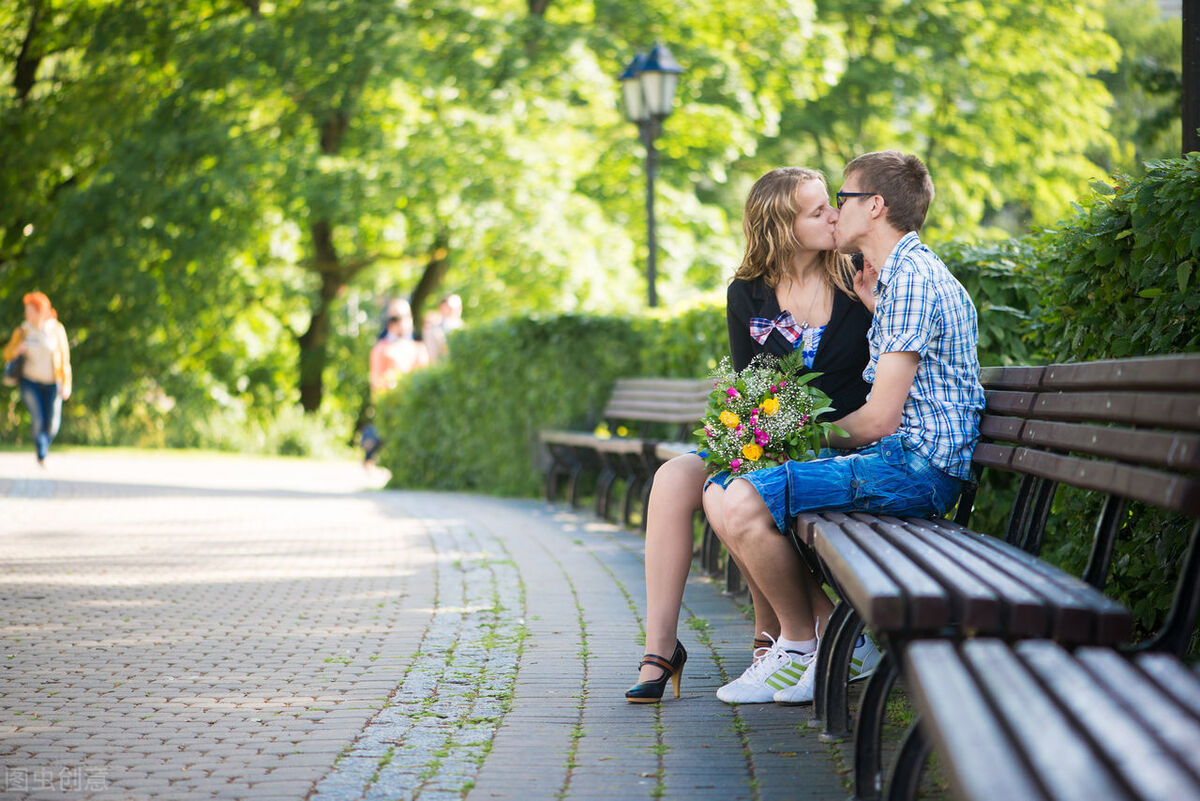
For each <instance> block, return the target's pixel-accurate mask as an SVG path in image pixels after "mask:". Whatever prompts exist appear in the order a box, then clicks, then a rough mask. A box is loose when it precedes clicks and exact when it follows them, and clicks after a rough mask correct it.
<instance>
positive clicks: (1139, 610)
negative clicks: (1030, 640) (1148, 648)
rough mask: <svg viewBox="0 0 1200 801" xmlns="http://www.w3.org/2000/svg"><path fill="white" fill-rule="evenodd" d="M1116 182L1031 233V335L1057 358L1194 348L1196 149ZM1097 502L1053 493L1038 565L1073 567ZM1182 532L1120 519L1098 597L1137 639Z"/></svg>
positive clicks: (1168, 575) (1165, 522)
mask: <svg viewBox="0 0 1200 801" xmlns="http://www.w3.org/2000/svg"><path fill="white" fill-rule="evenodd" d="M1115 183H1116V186H1115V187H1114V186H1109V185H1107V184H1102V183H1097V184H1094V185H1093V188H1094V189H1095V190H1096V194H1095V195H1094V196H1093V197H1092V198H1091V200H1090V202H1089V204H1088V205H1087V206H1085V207H1078V209H1077V213H1076V215H1075V216H1074V217H1072V218H1070V219H1068V220H1065V221H1063V222H1062V223H1060V224H1059V225H1058V226H1056V227H1054V228H1052V229H1048V230H1046V231H1043V232H1041V233H1040V234H1039V235H1038V236H1037V237H1036V244H1035V252H1036V253H1037V254H1038V260H1039V263H1038V271H1037V272H1038V275H1039V276H1040V281H1039V287H1038V297H1039V299H1040V301H1041V302H1040V303H1039V306H1038V308H1037V313H1036V325H1035V329H1034V333H1035V336H1036V342H1037V345H1038V346H1039V347H1040V348H1041V349H1042V350H1044V351H1045V352H1046V353H1047V354H1048V355H1049V356H1050V357H1051V358H1052V359H1054V360H1056V361H1058V360H1061V361H1085V360H1089V359H1103V358H1119V357H1126V356H1148V355H1155V354H1165V353H1178V352H1183V351H1195V350H1197V349H1198V348H1200V318H1198V316H1197V310H1198V309H1200V292H1197V291H1196V287H1195V280H1196V278H1197V275H1196V272H1197V263H1200V153H1189V154H1188V155H1187V156H1184V157H1181V158H1178V159H1170V160H1166V161H1160V162H1154V163H1151V164H1148V165H1147V171H1146V175H1145V176H1144V177H1143V178H1141V179H1139V180H1137V181H1134V180H1130V179H1129V178H1126V177H1118V178H1117V179H1116V182H1115ZM1101 502H1102V499H1101V498H1098V497H1096V496H1095V494H1094V493H1085V492H1082V491H1078V490H1071V489H1064V490H1062V491H1060V492H1059V494H1058V496H1057V497H1056V499H1055V503H1054V515H1055V517H1054V518H1053V519H1054V520H1055V521H1056V525H1054V526H1053V527H1052V528H1050V529H1049V530H1048V531H1047V543H1046V549H1045V556H1046V558H1048V559H1051V560H1053V561H1057V562H1058V563H1060V564H1062V565H1064V566H1065V567H1068V568H1070V569H1073V570H1075V571H1076V572H1078V570H1080V569H1082V566H1083V565H1084V564H1085V562H1086V559H1087V550H1088V547H1089V545H1090V542H1091V537H1092V528H1093V526H1094V521H1095V519H1096V516H1097V514H1098V513H1099V508H1100V504H1101ZM1191 526H1192V521H1191V520H1189V519H1187V518H1184V517H1183V516H1180V515H1170V514H1166V513H1163V512H1160V511H1158V510H1155V509H1149V508H1147V507H1145V506H1144V505H1143V504H1136V503H1134V504H1130V505H1129V508H1128V510H1127V511H1126V513H1125V521H1124V529H1123V530H1122V533H1121V536H1120V538H1119V540H1118V543H1117V547H1116V553H1115V554H1114V556H1113V566H1112V572H1111V576H1110V580H1109V584H1108V587H1107V591H1108V592H1109V593H1110V594H1111V595H1112V596H1113V597H1115V598H1117V599H1118V600H1120V601H1122V602H1123V603H1125V604H1126V605H1127V606H1129V607H1130V609H1132V610H1133V612H1134V616H1135V619H1136V623H1137V625H1138V627H1139V629H1140V631H1141V633H1145V632H1146V631H1149V630H1152V629H1154V628H1156V627H1157V626H1158V624H1159V623H1160V622H1161V620H1162V619H1163V616H1164V614H1165V611H1166V609H1167V607H1168V605H1169V603H1170V599H1171V595H1172V593H1173V590H1174V578H1173V577H1174V576H1175V575H1176V573H1177V571H1178V565H1179V564H1180V562H1181V559H1182V555H1183V553H1184V550H1185V548H1186V545H1187V538H1188V533H1189V531H1190V529H1191Z"/></svg>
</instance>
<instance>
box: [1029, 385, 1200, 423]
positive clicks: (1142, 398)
mask: <svg viewBox="0 0 1200 801" xmlns="http://www.w3.org/2000/svg"><path fill="white" fill-rule="evenodd" d="M1026 416H1028V417H1038V418H1044V419H1046V420H1062V421H1065V422H1075V423H1125V424H1127V425H1139V426H1152V427H1156V428H1175V429H1183V430H1186V431H1200V395H1179V394H1167V393H1163V394H1159V395H1145V394H1141V395H1139V394H1138V393H1136V392H1075V393H1071V392H1043V393H1041V394H1040V395H1038V396H1037V401H1036V403H1034V408H1033V410H1032V411H1031V412H1030V413H1029V414H1028V415H1026Z"/></svg>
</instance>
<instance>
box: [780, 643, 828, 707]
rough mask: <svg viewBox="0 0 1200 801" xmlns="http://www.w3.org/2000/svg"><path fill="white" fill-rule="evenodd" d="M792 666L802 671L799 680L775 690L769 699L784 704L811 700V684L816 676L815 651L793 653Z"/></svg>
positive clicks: (789, 704)
mask: <svg viewBox="0 0 1200 801" xmlns="http://www.w3.org/2000/svg"><path fill="white" fill-rule="evenodd" d="M792 667H794V668H795V667H799V668H800V670H801V671H802V673H801V674H800V678H799V680H797V681H796V683H795V684H793V685H791V686H789V687H783V688H782V689H779V690H776V691H775V694H774V695H772V696H771V700H772V701H774V702H775V703H777V704H783V705H784V706H798V705H800V704H811V703H812V700H813V684H814V683H815V682H816V676H817V652H816V651H813V652H812V653H811V654H794V655H793V656H792Z"/></svg>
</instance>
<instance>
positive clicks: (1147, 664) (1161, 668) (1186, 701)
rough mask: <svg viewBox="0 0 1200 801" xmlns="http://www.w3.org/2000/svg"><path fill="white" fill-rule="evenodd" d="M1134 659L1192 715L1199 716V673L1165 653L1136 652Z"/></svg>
mask: <svg viewBox="0 0 1200 801" xmlns="http://www.w3.org/2000/svg"><path fill="white" fill-rule="evenodd" d="M1134 661H1135V662H1137V666H1138V667H1139V668H1141V669H1142V670H1143V671H1145V672H1146V675H1148V676H1150V677H1151V678H1153V679H1155V680H1156V681H1157V682H1158V685H1159V686H1160V687H1162V688H1163V690H1165V691H1166V692H1167V693H1169V694H1170V695H1171V697H1172V698H1174V699H1175V701H1176V702H1177V703H1179V704H1180V705H1182V706H1183V707H1184V708H1185V709H1187V710H1188V711H1190V712H1191V713H1192V716H1193V717H1196V718H1200V680H1197V676H1198V675H1200V674H1197V673H1193V672H1192V671H1190V670H1188V669H1187V668H1186V667H1184V666H1183V665H1182V664H1181V663H1180V662H1179V660H1178V659H1176V658H1175V657H1173V656H1172V655H1171V654H1166V653H1145V654H1138V655H1137V657H1136V658H1135V660H1134Z"/></svg>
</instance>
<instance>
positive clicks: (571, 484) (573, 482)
mask: <svg viewBox="0 0 1200 801" xmlns="http://www.w3.org/2000/svg"><path fill="white" fill-rule="evenodd" d="M582 477H583V465H581V464H579V465H576V466H575V467H573V468H571V475H570V476H569V477H568V479H567V494H568V495H569V496H570V498H571V508H572V509H578V508H579V482H580V479H581V478H582Z"/></svg>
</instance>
